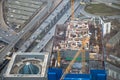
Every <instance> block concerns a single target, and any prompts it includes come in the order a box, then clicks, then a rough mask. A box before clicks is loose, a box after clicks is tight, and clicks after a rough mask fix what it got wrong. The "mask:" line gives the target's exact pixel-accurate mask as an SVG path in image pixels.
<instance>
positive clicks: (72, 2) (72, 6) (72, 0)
mask: <svg viewBox="0 0 120 80" xmlns="http://www.w3.org/2000/svg"><path fill="white" fill-rule="evenodd" d="M71 20H74V0H71Z"/></svg>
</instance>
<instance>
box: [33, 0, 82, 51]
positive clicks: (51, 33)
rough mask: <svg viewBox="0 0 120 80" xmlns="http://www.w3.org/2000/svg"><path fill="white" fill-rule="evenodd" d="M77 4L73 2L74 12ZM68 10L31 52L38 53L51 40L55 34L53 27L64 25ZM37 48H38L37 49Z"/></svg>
mask: <svg viewBox="0 0 120 80" xmlns="http://www.w3.org/2000/svg"><path fill="white" fill-rule="evenodd" d="M79 5H80V4H79V2H78V1H76V2H75V10H76V9H77V8H78V6H79ZM70 10H71V9H69V10H68V11H67V12H66V13H65V14H64V15H63V16H62V17H61V19H60V20H59V21H58V22H57V23H56V24H55V25H54V27H53V28H52V29H51V30H50V31H49V32H48V33H47V34H46V35H45V37H44V38H43V39H42V40H41V41H40V42H39V44H38V45H37V46H35V47H34V49H33V50H32V51H33V52H40V51H41V50H42V49H43V48H44V47H45V45H46V44H47V43H48V42H49V41H50V40H51V38H52V37H53V36H54V33H55V27H56V25H57V24H64V23H65V22H66V21H67V20H68V19H69V17H70V15H71V13H70ZM38 46H39V47H38Z"/></svg>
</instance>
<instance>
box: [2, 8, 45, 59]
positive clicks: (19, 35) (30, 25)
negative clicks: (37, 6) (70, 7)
mask: <svg viewBox="0 0 120 80" xmlns="http://www.w3.org/2000/svg"><path fill="white" fill-rule="evenodd" d="M46 7H47V6H45V7H44V8H43V9H42V10H41V11H39V12H38V14H37V15H36V16H35V17H34V18H33V19H32V20H31V21H30V22H29V23H28V24H27V25H26V26H25V27H24V28H23V30H22V31H21V32H19V33H18V34H16V35H15V38H14V39H13V40H12V42H11V43H10V44H9V45H8V46H7V48H6V49H4V50H3V52H1V53H0V60H2V59H3V58H4V57H5V55H6V54H7V52H9V51H10V50H11V49H12V48H13V47H14V46H15V44H16V43H17V42H18V41H19V40H20V39H21V38H22V37H23V36H24V35H25V34H26V33H27V32H28V31H29V30H30V29H31V28H32V27H34V26H35V25H36V23H37V22H38V21H39V19H40V18H41V16H40V15H41V12H42V11H43V10H44V9H45V8H46Z"/></svg>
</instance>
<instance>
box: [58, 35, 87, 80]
mask: <svg viewBox="0 0 120 80" xmlns="http://www.w3.org/2000/svg"><path fill="white" fill-rule="evenodd" d="M88 41H89V37H88V36H87V37H85V38H83V39H82V46H81V47H80V49H79V50H78V52H77V53H76V55H75V56H74V58H73V60H72V61H71V62H70V63H69V65H68V67H67V68H66V70H65V72H64V73H63V75H62V77H61V79H60V80H62V79H64V77H65V75H66V74H67V73H68V72H69V71H70V70H71V67H72V66H73V64H74V62H75V61H76V59H77V57H78V56H79V55H80V53H81V52H82V72H83V73H84V72H85V46H86V44H87V42H88Z"/></svg>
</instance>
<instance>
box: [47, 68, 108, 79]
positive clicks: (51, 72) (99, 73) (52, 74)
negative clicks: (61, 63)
mask: <svg viewBox="0 0 120 80" xmlns="http://www.w3.org/2000/svg"><path fill="white" fill-rule="evenodd" d="M62 74H63V72H62V69H59V68H49V69H48V80H60V78H61V76H62ZM106 77H107V74H106V71H105V70H90V74H66V76H65V77H64V80H107V79H106Z"/></svg>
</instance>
